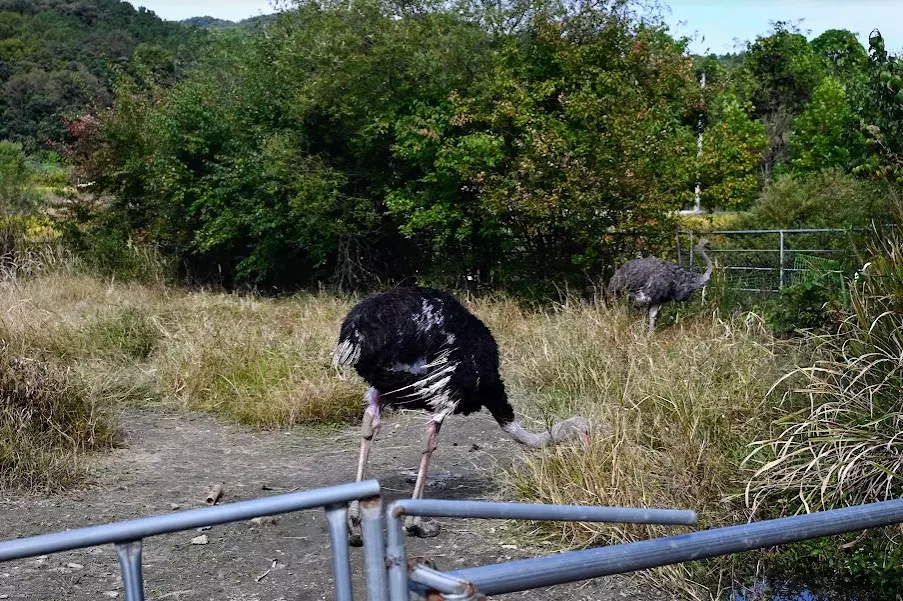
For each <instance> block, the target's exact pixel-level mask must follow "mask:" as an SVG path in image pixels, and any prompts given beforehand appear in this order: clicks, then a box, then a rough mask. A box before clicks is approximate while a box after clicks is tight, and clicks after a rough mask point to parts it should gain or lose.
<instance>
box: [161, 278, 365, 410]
mask: <svg viewBox="0 0 903 601" xmlns="http://www.w3.org/2000/svg"><path fill="white" fill-rule="evenodd" d="M349 308H350V303H349V302H348V301H347V300H345V299H342V298H339V297H336V296H333V295H327V294H302V295H298V296H295V297H293V298H291V299H284V300H273V299H261V298H254V297H239V296H232V295H223V294H210V293H193V294H188V295H184V296H180V297H179V298H177V299H175V300H174V301H173V302H172V303H171V304H170V305H169V306H168V308H167V311H166V313H165V314H163V315H161V316H160V318H159V323H160V327H161V329H162V331H163V334H164V342H163V344H162V347H161V351H160V353H159V355H158V356H157V358H156V360H155V367H156V369H157V370H158V378H159V382H160V386H161V389H162V391H163V395H164V398H165V399H167V400H168V402H170V403H175V404H176V405H177V406H179V407H180V408H183V409H191V410H203V411H213V412H217V413H222V414H225V415H229V416H232V417H234V418H236V419H238V420H240V421H243V422H246V423H249V424H254V425H259V426H281V427H287V426H292V425H295V424H300V423H317V422H342V421H348V420H351V419H356V418H359V417H360V410H361V402H362V401H361V399H362V388H361V386H360V384H359V383H355V382H354V381H351V380H349V381H343V380H340V379H338V378H337V377H336V374H335V372H334V371H333V369H332V367H331V358H332V351H333V348H334V345H335V341H336V338H337V336H338V324H339V323H340V322H341V319H342V317H343V316H344V313H345V312H346V311H347V310H348V309H349Z"/></svg>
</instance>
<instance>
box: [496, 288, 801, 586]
mask: <svg viewBox="0 0 903 601" xmlns="http://www.w3.org/2000/svg"><path fill="white" fill-rule="evenodd" d="M487 313H489V314H491V315H490V319H489V320H490V321H493V318H494V317H496V316H497V317H500V318H501V319H500V321H499V322H497V325H501V327H499V328H497V331H498V332H499V334H500V338H502V339H503V340H505V341H506V342H507V343H508V344H506V345H505V346H506V348H507V349H509V350H508V352H507V353H506V368H507V372H508V374H509V379H511V380H513V384H514V386H513V387H514V390H515V393H516V394H517V395H518V396H520V397H521V398H524V399H526V400H527V401H528V402H527V403H526V407H528V408H530V407H535V408H536V411H539V410H540V408H543V409H545V410H550V409H551V410H553V411H554V412H556V413H561V412H562V411H566V412H575V413H580V414H583V415H586V416H587V417H589V418H590V419H591V420H592V422H593V424H594V429H595V432H594V435H593V437H592V441H591V443H590V444H589V446H588V447H583V446H572V447H558V448H551V449H548V450H544V451H542V452H540V453H537V454H534V455H532V456H530V457H529V458H528V459H527V460H526V461H525V462H524V463H523V464H522V466H520V467H519V468H518V469H516V470H514V471H513V472H512V473H511V474H510V478H509V484H510V487H511V489H512V491H513V493H514V494H515V495H516V496H517V497H518V498H520V499H523V500H528V501H538V502H544V503H575V504H596V505H620V506H635V507H671V508H690V509H694V510H696V511H697V512H698V513H699V516H700V522H701V523H700V526H701V527H710V526H715V525H723V524H733V523H738V522H743V521H745V520H746V518H747V517H748V515H749V514H748V512H747V511H746V509H745V508H744V506H743V505H742V502H740V501H738V500H737V496H738V493H740V492H741V491H742V489H743V485H744V484H745V477H744V476H745V474H744V473H742V472H741V471H740V469H739V465H740V462H741V460H742V458H743V456H744V455H745V453H746V451H747V449H746V445H747V443H748V442H749V441H751V440H754V439H755V438H757V437H759V436H761V435H762V434H764V433H767V432H769V428H770V423H769V421H770V415H771V414H772V408H771V407H770V405H769V403H768V401H766V393H767V391H768V388H769V386H770V385H771V384H772V383H773V382H774V381H775V380H776V379H778V378H779V377H780V376H781V375H782V374H783V373H785V372H786V370H787V369H789V367H791V366H792V362H793V358H794V356H795V354H796V353H795V350H794V349H793V348H792V347H791V346H790V344H789V343H786V342H778V341H776V340H775V339H773V338H772V336H771V335H770V334H769V333H768V332H767V330H766V328H765V326H764V324H763V323H762V322H761V320H760V319H759V318H758V317H756V316H755V315H752V314H745V315H740V316H736V317H734V318H732V319H721V318H718V317H717V316H714V317H713V316H708V317H706V316H700V317H698V318H695V319H690V320H685V321H684V322H683V323H682V324H681V325H679V326H675V327H672V328H668V329H662V330H660V331H658V332H657V333H656V335H655V336H654V337H652V338H651V339H649V338H647V336H646V335H645V333H644V330H643V325H642V323H641V320H639V319H637V318H636V316H634V317H629V316H628V313H627V311H626V310H624V309H622V308H612V309H604V308H598V307H592V306H584V305H579V304H565V305H564V306H561V307H559V308H557V309H556V310H553V311H549V312H546V313H542V314H540V315H538V316H532V317H528V318H524V316H518V317H517V318H515V319H511V318H510V317H508V316H509V315H511V314H512V313H513V312H512V311H510V310H506V311H504V312H503V314H502V315H499V314H497V313H496V312H494V311H487ZM746 475H748V474H746ZM678 531H679V529H677V528H673V527H671V528H660V527H641V526H620V525H605V524H554V525H550V526H549V525H547V526H537V527H536V530H534V533H535V534H536V535H539V536H541V537H545V538H547V539H549V540H554V541H557V543H558V544H563V545H565V546H584V545H595V544H610V543H619V542H626V541H632V540H637V539H641V538H647V537H649V536H662V535H666V534H674V533H677V532H678ZM728 569H730V566H729V564H728V562H717V561H715V562H709V563H706V564H702V565H693V564H685V565H680V566H671V567H667V568H662V569H660V570H656V571H654V572H648V573H645V574H646V577H647V580H648V582H649V583H650V584H652V585H653V586H656V587H659V588H661V589H663V590H664V591H666V592H667V593H668V594H669V595H680V596H681V597H683V598H699V599H707V598H718V595H720V594H721V593H722V591H719V590H716V589H717V587H714V588H707V587H706V586H703V585H701V584H698V585H697V584H696V581H697V580H698V581H704V582H705V583H706V584H707V585H709V586H711V583H713V582H715V583H717V582H718V580H720V579H721V578H723V574H722V571H724V570H728ZM725 584H726V585H727V586H729V585H730V579H729V578H727V579H726V581H725Z"/></svg>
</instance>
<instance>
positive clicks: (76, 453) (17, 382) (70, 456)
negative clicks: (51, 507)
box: [0, 344, 116, 491]
mask: <svg viewBox="0 0 903 601" xmlns="http://www.w3.org/2000/svg"><path fill="white" fill-rule="evenodd" d="M115 440H116V433H115V428H114V422H113V419H112V416H111V415H110V414H109V413H108V412H107V411H106V410H105V409H104V407H102V406H101V405H99V404H98V403H97V402H96V401H95V400H94V396H93V394H92V391H91V390H90V388H89V387H88V386H87V385H86V384H85V383H83V382H81V381H80V380H79V378H78V377H77V376H76V375H74V374H73V372H72V370H71V369H69V368H66V367H63V366H60V365H57V364H55V363H53V362H50V361H46V360H43V359H40V358H26V357H24V356H22V355H21V354H19V353H17V352H14V350H13V349H12V348H11V347H10V346H9V345H8V344H7V345H4V346H2V347H0V489H2V488H10V487H15V488H25V489H38V490H47V491H51V490H57V489H60V488H65V487H67V486H70V485H72V484H74V483H76V482H78V481H79V480H80V479H81V478H82V477H83V476H84V465H83V456H84V453H85V452H87V451H91V450H96V449H101V448H106V447H109V446H111V445H112V444H113V442H114V441H115Z"/></svg>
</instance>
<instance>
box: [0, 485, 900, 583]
mask: <svg viewBox="0 0 903 601" xmlns="http://www.w3.org/2000/svg"><path fill="white" fill-rule="evenodd" d="M352 501H360V503H361V527H362V532H363V542H364V549H363V553H364V577H365V580H366V587H367V588H366V590H367V599H368V600H369V601H409V599H411V598H412V596H413V597H414V598H423V599H428V600H429V601H479V600H483V599H485V595H493V594H502V593H511V592H517V591H523V590H528V589H534V588H539V587H545V586H552V585H555V584H564V583H567V582H577V581H581V580H586V579H589V578H597V577H601V576H608V575H613V574H622V573H628V572H633V571H637V570H642V569H648V568H652V567H657V566H664V565H669V564H674V563H679V562H684V561H695V560H699V559H705V558H709V557H715V556H718V555H726V554H730V553H736V552H741V551H749V550H753V549H762V548H766V547H772V546H775V545H782V544H787V543H791V542H797V541H802V540H807V539H812V538H818V537H822V536H829V535H835V534H842V533H845V532H853V531H859V530H864V529H868V528H876V527H880V526H887V525H891V524H898V523H903V499H895V500H891V501H883V502H877V503H870V504H865V505H859V506H855V507H847V508H844V509H835V510H830V511H822V512H816V513H810V514H805V515H797V516H793V517H786V518H780V519H774V520H767V521H762V522H755V523H751V524H742V525H737V526H728V527H724V528H714V529H710V530H703V531H698V532H690V533H687V534H678V535H674V536H666V537H661V538H654V539H649V540H644V541H639V542H633V543H625V544H619V545H612V546H608V547H602V548H595V549H587V550H583V551H571V552H567V553H560V554H555V555H546V556H542V557H535V558H531V559H521V560H514V561H507V562H503V563H498V564H490V565H483V566H476V567H471V568H465V569H460V570H454V571H451V572H443V571H440V570H437V569H435V568H433V567H430V566H428V565H425V564H424V563H423V561H422V560H414V559H411V558H409V557H408V554H407V550H406V548H405V535H404V531H403V525H402V520H403V518H404V517H405V516H406V515H417V516H435V517H440V516H441V517H452V518H461V517H467V518H485V519H526V520H552V521H581V522H582V521H595V522H616V523H635V524H670V525H686V526H691V525H694V524H695V523H696V514H695V512H693V511H685V510H673V509H639V508H637V509H635V508H622V507H579V506H569V505H539V504H525V503H501V502H489V501H444V500H434V499H427V500H423V499H417V500H403V501H396V502H395V503H392V504H391V505H389V507H388V509H387V511H386V515H385V516H384V515H383V505H382V501H381V497H380V487H379V484H378V482H376V481H375V480H368V481H365V482H358V483H352V484H343V485H339V486H333V487H329V488H321V489H317V490H310V491H305V492H298V493H289V494H285V495H277V496H273V497H265V498H260V499H254V500H251V501H242V502H239V503H231V504H228V505H223V506H219V507H208V508H202V509H195V510H189V511H183V512H179V513H173V514H168V515H160V516H153V517H146V518H139V519H135V520H128V521H123V522H116V523H111V524H105V525H102V526H92V527H89V528H81V529H78V530H71V531H65V532H56V533H52V534H43V535H38V536H32V537H28V538H22V539H17V540H8V541H4V542H0V562H2V561H9V560H12V559H21V558H25V557H32V556H36V555H43V554H48V553H56V552H61V551H68V550H72V549H78V548H83V547H89V546H96V545H101V544H108V543H113V544H115V545H116V549H117V553H118V556H119V562H120V568H121V571H122V577H123V584H124V587H125V598H126V599H127V600H129V601H138V600H141V599H143V598H144V592H143V583H142V577H141V539H143V538H146V537H149V536H155V535H159V534H164V533H168V532H176V531H179V530H187V529H190V528H196V527H200V526H205V525H214V524H222V523H226V522H232V521H237V520H243V519H248V518H251V517H257V516H263V515H273V514H276V513H284V512H289V511H299V510H304V509H314V508H323V509H325V511H326V517H327V522H328V533H329V539H330V546H331V550H332V565H333V571H334V574H335V598H336V599H337V600H338V601H351V600H352V579H351V569H350V561H349V559H350V558H349V554H350V548H349V545H348V538H347V526H346V519H347V504H348V503H349V502H352ZM384 525H385V526H386V533H385V534H384V532H383V526H384ZM385 537H388V545H387V544H386V538H385Z"/></svg>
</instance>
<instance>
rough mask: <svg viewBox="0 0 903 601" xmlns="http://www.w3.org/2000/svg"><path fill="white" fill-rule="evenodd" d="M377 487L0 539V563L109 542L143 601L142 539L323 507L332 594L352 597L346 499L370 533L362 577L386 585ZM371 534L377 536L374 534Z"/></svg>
mask: <svg viewBox="0 0 903 601" xmlns="http://www.w3.org/2000/svg"><path fill="white" fill-rule="evenodd" d="M379 491H380V489H379V482H377V481H376V480H367V481H364V482H355V483H351V484H341V485H339V486H331V487H328V488H320V489H316V490H308V491H303V492H296V493H288V494H284V495H275V496H272V497H263V498H259V499H253V500H250V501H240V502H238V503H230V504H228V505H220V506H218V507H204V508H201V509H190V510H187V511H180V512H177V513H170V514H166V515H155V516H151V517H145V518H138V519H134V520H127V521H123V522H114V523H111V524H104V525H102V526H90V527H87V528H79V529H77V530H67V531H64V532H55V533H53V534H42V535H39V536H32V537H28V538H21V539H16V540H8V541H3V542H0V562H3V561H9V560H12V559H24V558H26V557H36V556H38V555H47V554H50V553H59V552H62V551H72V550H73V549H82V548H85V547H94V546H98V545H104V544H110V543H112V544H114V545H115V546H116V554H117V556H118V558H119V568H120V571H121V572H122V581H123V587H124V589H125V599H126V601H143V600H144V585H143V578H142V570H141V540H142V539H144V538H148V537H151V536H157V535H159V534H167V533H170V532H178V531H181V530H190V529H192V528H200V527H202V526H214V525H217V524H226V523H228V522H237V521H240V520H247V519H251V518H255V517H261V516H267V515H275V514H278V513H287V512H292V511H301V510H304V509H316V508H323V509H325V511H326V519H327V522H328V526H329V527H328V530H329V541H330V545H331V548H332V567H333V574H334V576H335V598H336V599H337V601H352V597H351V564H350V561H349V546H348V536H347V530H346V529H347V526H346V519H347V513H348V509H347V504H348V503H349V502H351V501H361V526H362V528H366V530H365V531H367V532H369V533H370V536H368V537H367V539H365V540H364V554H365V556H366V572H367V580H368V582H375V583H376V586H380V587H382V588H383V589H385V578H384V577H383V578H382V579H380V573H379V572H380V568H381V571H382V572H383V573H385V566H382V565H381V564H382V562H383V557H384V554H385V551H384V549H385V546H384V543H383V538H382V528H383V516H382V503H381V501H380V498H379ZM376 533H379V535H378V536H377V535H376ZM370 598H371V599H373V600H374V601H385V600H386V597H385V596H383V597H380V596H378V595H374V596H371V597H370Z"/></svg>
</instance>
